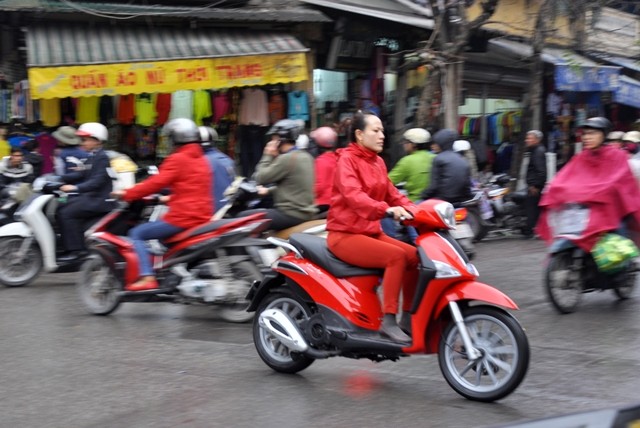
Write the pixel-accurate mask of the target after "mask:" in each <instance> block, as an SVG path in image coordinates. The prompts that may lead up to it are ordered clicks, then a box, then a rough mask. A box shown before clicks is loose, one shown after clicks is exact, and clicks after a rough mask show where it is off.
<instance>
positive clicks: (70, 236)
mask: <svg viewBox="0 0 640 428" xmlns="http://www.w3.org/2000/svg"><path fill="white" fill-rule="evenodd" d="M76 134H77V135H78V136H79V137H80V138H81V139H82V142H81V143H80V144H81V146H82V149H83V150H86V151H87V152H89V157H88V159H87V161H86V162H85V164H84V168H83V169H82V170H79V171H74V172H72V173H69V174H66V175H64V176H62V181H64V182H65V183H69V184H65V185H63V186H62V187H61V188H60V190H62V191H63V192H67V193H78V196H75V197H72V198H71V199H69V201H68V202H67V203H66V204H64V205H63V206H62V207H61V208H60V209H59V210H58V224H59V226H60V232H61V233H62V242H63V243H64V246H65V249H66V250H67V251H68V254H67V255H65V256H62V257H60V258H58V261H61V262H71V261H75V260H78V259H81V258H82V257H84V255H85V254H86V247H85V244H84V227H83V226H84V224H83V223H84V222H85V221H86V220H87V219H92V218H97V217H99V216H101V215H103V214H106V213H108V212H109V211H111V209H113V207H114V203H113V201H112V200H111V191H112V189H113V184H112V176H111V174H113V173H112V172H111V164H110V161H109V156H107V154H106V153H105V151H104V150H103V149H102V143H103V142H104V141H106V140H107V138H108V132H107V128H106V127H105V126H104V125H102V124H100V123H94V122H90V123H85V124H83V125H81V126H80V128H79V129H78V131H77V132H76Z"/></svg>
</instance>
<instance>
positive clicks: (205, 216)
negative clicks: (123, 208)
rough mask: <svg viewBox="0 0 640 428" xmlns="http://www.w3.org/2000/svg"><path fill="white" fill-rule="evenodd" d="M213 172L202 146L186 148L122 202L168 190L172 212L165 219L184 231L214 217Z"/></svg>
mask: <svg viewBox="0 0 640 428" xmlns="http://www.w3.org/2000/svg"><path fill="white" fill-rule="evenodd" d="M212 185H213V180H212V177H211V168H210V167H209V164H208V162H207V160H206V158H205V157H204V152H203V151H202V147H200V145H199V144H186V145H184V146H182V147H179V148H178V149H177V150H176V151H175V152H174V153H172V154H171V155H170V156H169V157H168V158H166V159H165V160H164V162H162V165H160V173H159V174H158V175H153V176H151V177H150V178H148V179H147V180H145V181H143V182H142V183H139V184H136V185H135V186H134V187H132V188H131V189H129V190H127V191H126V192H125V194H124V197H123V199H124V200H125V201H135V200H136V199H140V198H142V197H144V196H147V195H150V194H152V193H156V192H159V191H160V190H162V189H165V188H169V190H170V191H171V199H169V204H168V205H169V211H168V212H167V213H166V214H165V215H164V217H163V218H162V219H163V220H164V221H166V222H167V223H170V224H172V225H174V226H177V227H183V228H185V229H188V228H191V227H194V226H198V225H200V224H203V223H206V222H207V221H209V220H210V219H211V216H212V215H213V201H212V199H211V186H212Z"/></svg>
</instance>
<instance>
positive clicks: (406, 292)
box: [327, 232, 418, 314]
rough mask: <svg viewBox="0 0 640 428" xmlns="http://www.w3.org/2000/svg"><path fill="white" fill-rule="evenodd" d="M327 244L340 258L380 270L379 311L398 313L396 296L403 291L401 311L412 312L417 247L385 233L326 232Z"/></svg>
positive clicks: (416, 268) (353, 263)
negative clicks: (381, 273)
mask: <svg viewBox="0 0 640 428" xmlns="http://www.w3.org/2000/svg"><path fill="white" fill-rule="evenodd" d="M327 244H328V246H329V249H330V250H331V252H332V253H333V254H335V255H336V256H337V257H338V258H339V259H341V260H343V261H345V262H347V263H349V264H352V265H355V266H360V267H364V268H383V269H384V276H383V277H382V299H383V302H382V311H383V312H384V313H385V314H397V313H398V297H399V295H400V289H402V309H403V310H404V311H408V310H410V309H411V304H412V302H413V296H414V294H415V291H416V282H417V281H418V253H417V251H416V248H415V247H413V246H411V245H409V244H405V243H404V242H400V241H398V240H397V239H394V238H391V237H389V236H387V235H385V234H384V233H382V232H381V233H380V234H378V235H374V236H367V235H361V234H353V233H344V232H329V236H328V237H327Z"/></svg>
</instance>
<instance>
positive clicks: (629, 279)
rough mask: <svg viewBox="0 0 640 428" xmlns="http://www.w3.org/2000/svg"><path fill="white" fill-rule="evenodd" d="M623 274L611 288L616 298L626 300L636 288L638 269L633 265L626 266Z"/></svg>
mask: <svg viewBox="0 0 640 428" xmlns="http://www.w3.org/2000/svg"><path fill="white" fill-rule="evenodd" d="M623 275H624V277H623V278H622V281H621V283H620V284H619V285H618V286H616V287H615V288H614V289H613V292H614V293H615V295H616V296H618V299H620V300H627V299H630V298H631V296H632V295H633V291H634V290H635V288H636V282H638V271H637V270H636V269H635V267H633V268H627V270H626V271H625V272H624V273H623Z"/></svg>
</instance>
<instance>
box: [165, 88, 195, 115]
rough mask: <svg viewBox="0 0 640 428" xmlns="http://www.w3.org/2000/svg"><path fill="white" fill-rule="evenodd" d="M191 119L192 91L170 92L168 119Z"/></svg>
mask: <svg viewBox="0 0 640 428" xmlns="http://www.w3.org/2000/svg"><path fill="white" fill-rule="evenodd" d="M179 118H183V119H193V91H186V90H183V91H176V92H174V93H172V94H171V112H170V113H169V120H172V119H179Z"/></svg>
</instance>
